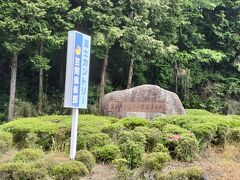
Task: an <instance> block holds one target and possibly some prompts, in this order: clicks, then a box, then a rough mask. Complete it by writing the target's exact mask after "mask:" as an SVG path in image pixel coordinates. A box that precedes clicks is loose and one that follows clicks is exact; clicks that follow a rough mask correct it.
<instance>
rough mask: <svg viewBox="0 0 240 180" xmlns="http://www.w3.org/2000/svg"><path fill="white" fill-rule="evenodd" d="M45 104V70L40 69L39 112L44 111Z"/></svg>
mask: <svg viewBox="0 0 240 180" xmlns="http://www.w3.org/2000/svg"><path fill="white" fill-rule="evenodd" d="M42 104H43V70H42V69H40V71H39V87H38V113H39V114H41V113H42Z"/></svg>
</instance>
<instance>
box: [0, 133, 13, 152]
mask: <svg viewBox="0 0 240 180" xmlns="http://www.w3.org/2000/svg"><path fill="white" fill-rule="evenodd" d="M12 143H13V135H12V134H11V133H9V132H5V131H2V130H0V155H1V153H5V152H6V151H8V150H9V149H10V148H11V147H12Z"/></svg>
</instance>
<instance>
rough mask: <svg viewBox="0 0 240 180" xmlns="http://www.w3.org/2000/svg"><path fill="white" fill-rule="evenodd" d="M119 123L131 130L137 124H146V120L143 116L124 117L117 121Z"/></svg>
mask: <svg viewBox="0 0 240 180" xmlns="http://www.w3.org/2000/svg"><path fill="white" fill-rule="evenodd" d="M119 123H121V124H123V125H124V126H125V127H126V128H128V129H131V130H133V129H134V128H135V127H138V126H146V125H147V124H148V121H147V120H146V119H143V118H138V117H126V118H123V119H121V120H120V121H119Z"/></svg>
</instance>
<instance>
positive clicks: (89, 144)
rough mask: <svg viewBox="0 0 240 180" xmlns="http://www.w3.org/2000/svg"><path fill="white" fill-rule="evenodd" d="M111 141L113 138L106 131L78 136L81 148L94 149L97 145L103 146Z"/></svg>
mask: <svg viewBox="0 0 240 180" xmlns="http://www.w3.org/2000/svg"><path fill="white" fill-rule="evenodd" d="M110 143H111V138H110V137H109V136H108V135H107V134H105V133H94V134H92V133H86V134H85V135H82V136H81V135H80V136H79V138H78V148H79V149H89V150H92V149H94V148H95V147H102V146H105V145H107V144H110Z"/></svg>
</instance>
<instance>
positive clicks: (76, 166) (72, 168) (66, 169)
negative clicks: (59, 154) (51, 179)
mask: <svg viewBox="0 0 240 180" xmlns="http://www.w3.org/2000/svg"><path fill="white" fill-rule="evenodd" d="M88 173H89V171H88V169H87V167H86V166H85V165H84V164H83V163H82V162H79V161H68V162H65V163H63V164H59V165H57V166H55V167H53V169H52V171H51V174H52V175H54V176H55V179H59V180H67V179H72V178H75V179H79V176H86V175H87V174H88Z"/></svg>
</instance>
